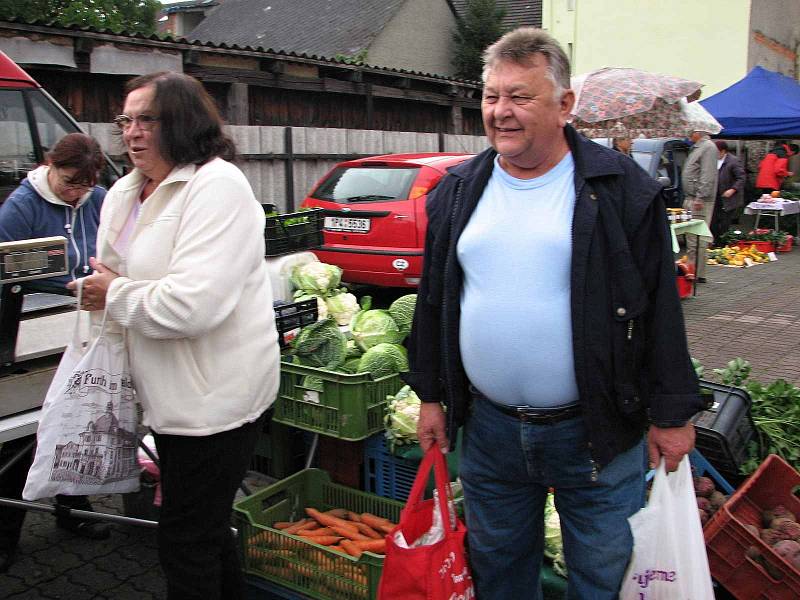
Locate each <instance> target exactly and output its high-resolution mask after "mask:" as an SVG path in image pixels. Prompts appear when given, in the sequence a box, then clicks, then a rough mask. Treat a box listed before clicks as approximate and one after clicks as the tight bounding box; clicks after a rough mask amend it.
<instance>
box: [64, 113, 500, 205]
mask: <svg viewBox="0 0 800 600" xmlns="http://www.w3.org/2000/svg"><path fill="white" fill-rule="evenodd" d="M80 125H81V128H82V129H83V130H84V131H86V132H87V133H89V134H90V135H92V136H94V137H95V138H96V139H97V140H98V141H99V142H100V145H101V146H102V147H103V149H104V150H105V151H106V152H107V153H108V154H110V155H111V156H112V157H114V158H115V160H119V161H123V160H124V151H123V148H122V146H121V141H120V139H119V136H118V135H114V126H113V125H109V124H107V123H81V124H80ZM228 132H229V134H230V135H231V137H233V139H234V141H235V142H236V146H237V149H238V151H239V154H240V158H239V159H238V160H237V161H236V162H237V165H238V166H239V168H241V169H242V171H243V172H244V174H245V175H246V176H247V178H248V180H249V181H250V184H251V185H252V186H253V191H254V192H255V195H256V198H258V199H259V201H260V202H261V203H262V204H266V203H270V204H275V205H276V206H277V207H278V208H279V210H280V211H287V212H288V211H291V210H292V209H293V208H295V207H297V206H298V205H299V204H300V202H302V200H303V198H304V197H305V196H306V194H307V193H308V192H309V191H310V190H311V188H312V187H313V186H314V185H315V184H316V183H317V181H319V179H320V178H321V177H322V176H323V175H324V174H325V173H326V172H327V171H328V170H329V169H331V167H333V166H334V165H335V164H336V163H338V162H341V161H343V160H350V159H353V158H360V157H364V156H375V155H378V154H394V153H399V152H468V153H476V152H480V151H481V150H483V149H485V148H486V147H487V141H486V138H485V137H484V136H472V135H451V134H443V133H416V132H403V131H377V130H366V129H331V128H315V127H256V126H242V125H231V126H228Z"/></svg>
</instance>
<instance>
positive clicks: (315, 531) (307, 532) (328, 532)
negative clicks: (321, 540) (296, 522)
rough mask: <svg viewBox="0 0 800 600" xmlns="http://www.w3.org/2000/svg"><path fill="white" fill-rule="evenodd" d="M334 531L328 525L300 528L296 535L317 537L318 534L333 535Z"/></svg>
mask: <svg viewBox="0 0 800 600" xmlns="http://www.w3.org/2000/svg"><path fill="white" fill-rule="evenodd" d="M335 533H336V532H335V531H334V530H333V529H331V528H330V527H320V528H319V529H301V530H300V531H298V532H297V535H302V536H303V537H317V536H320V535H334V534H335Z"/></svg>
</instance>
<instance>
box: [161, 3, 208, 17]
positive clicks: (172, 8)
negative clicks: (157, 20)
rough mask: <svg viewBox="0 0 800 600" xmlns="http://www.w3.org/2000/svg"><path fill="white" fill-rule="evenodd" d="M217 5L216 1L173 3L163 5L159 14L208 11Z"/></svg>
mask: <svg viewBox="0 0 800 600" xmlns="http://www.w3.org/2000/svg"><path fill="white" fill-rule="evenodd" d="M217 4H219V3H218V2H217V0H187V1H186V2H173V3H172V4H163V5H162V6H161V10H160V11H159V12H160V13H161V14H168V13H173V12H183V11H190V10H202V9H209V8H211V7H213V6H216V5H217Z"/></svg>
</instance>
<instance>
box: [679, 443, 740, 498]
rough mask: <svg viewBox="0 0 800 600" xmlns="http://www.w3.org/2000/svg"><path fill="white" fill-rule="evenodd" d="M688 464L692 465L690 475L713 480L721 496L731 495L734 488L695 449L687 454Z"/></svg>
mask: <svg viewBox="0 0 800 600" xmlns="http://www.w3.org/2000/svg"><path fill="white" fill-rule="evenodd" d="M689 462H691V463H692V473H694V475H695V476H696V477H701V476H705V477H710V478H711V479H713V480H714V484H715V485H716V486H717V489H718V490H719V491H721V492H722V493H723V494H732V493H733V492H734V487H733V486H732V485H731V484H730V483H728V482H727V481H726V479H725V478H724V477H723V476H722V475H720V474H719V472H718V471H717V470H716V469H715V468H714V467H712V466H711V463H710V462H708V461H707V460H706V459H705V457H704V456H703V455H702V454H700V451H699V450H697V449H696V448H695V449H694V450H692V452H691V453H690V454H689Z"/></svg>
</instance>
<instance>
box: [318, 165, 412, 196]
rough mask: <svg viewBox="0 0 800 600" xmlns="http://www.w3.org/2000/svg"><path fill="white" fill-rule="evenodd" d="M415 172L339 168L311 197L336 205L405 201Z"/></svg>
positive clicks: (396, 169) (398, 169)
mask: <svg viewBox="0 0 800 600" xmlns="http://www.w3.org/2000/svg"><path fill="white" fill-rule="evenodd" d="M418 172H419V169H418V168H392V167H340V168H338V169H336V170H335V171H334V172H333V173H331V175H330V177H328V178H327V179H326V180H325V181H323V182H322V183H321V184H320V186H319V187H318V188H317V189H316V190H315V191H314V194H313V197H314V198H318V199H319V200H332V201H334V202H339V203H348V202H385V201H387V200H406V199H407V198H408V193H409V191H410V190H411V184H413V183H414V179H416V177H417V173H418Z"/></svg>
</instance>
